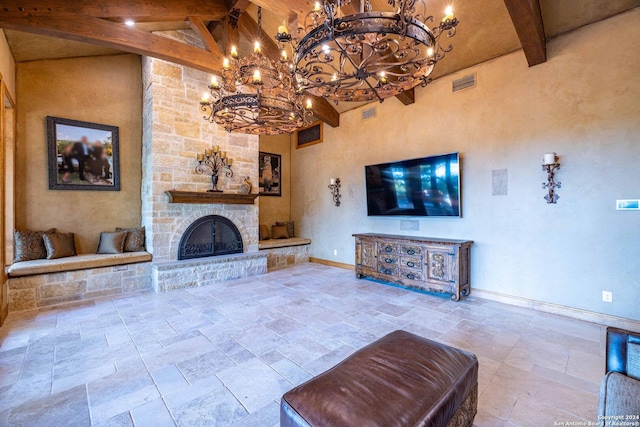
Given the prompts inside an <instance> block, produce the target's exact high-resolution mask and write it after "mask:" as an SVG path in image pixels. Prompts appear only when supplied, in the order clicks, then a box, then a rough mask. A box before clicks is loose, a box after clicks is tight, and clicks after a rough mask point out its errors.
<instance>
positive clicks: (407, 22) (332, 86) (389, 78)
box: [276, 0, 458, 101]
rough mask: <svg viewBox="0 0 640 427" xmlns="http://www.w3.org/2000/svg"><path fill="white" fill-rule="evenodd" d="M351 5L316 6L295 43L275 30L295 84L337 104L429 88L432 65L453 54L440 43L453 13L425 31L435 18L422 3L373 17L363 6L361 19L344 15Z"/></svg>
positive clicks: (402, 0)
mask: <svg viewBox="0 0 640 427" xmlns="http://www.w3.org/2000/svg"><path fill="white" fill-rule="evenodd" d="M350 1H351V0H322V1H318V2H316V3H315V7H314V9H313V10H312V11H311V12H309V13H308V14H307V16H306V17H305V19H304V22H303V26H302V27H300V28H298V31H297V32H298V34H297V35H296V36H295V37H292V35H291V34H290V33H289V31H288V30H287V28H286V26H284V25H283V26H280V27H279V28H278V34H277V35H276V39H277V40H278V41H279V42H280V44H281V47H284V45H285V44H289V45H290V46H291V48H292V49H293V63H294V65H295V67H296V78H297V79H298V84H299V85H300V86H302V87H304V88H305V89H306V90H307V91H309V92H311V93H313V94H314V95H318V96H323V97H325V98H329V99H332V100H335V101H372V100H380V101H382V100H383V99H384V98H388V97H390V96H394V95H397V94H399V93H402V92H404V91H406V90H409V89H411V88H413V87H416V86H418V85H422V86H425V85H426V84H427V83H429V82H430V77H429V76H430V74H431V72H432V71H433V68H434V66H435V64H436V63H437V62H438V61H440V60H442V59H443V58H444V56H445V54H446V53H447V52H449V51H451V49H453V46H452V45H450V44H449V45H442V44H441V43H440V38H441V37H442V36H443V35H444V34H446V35H447V37H453V36H454V35H455V33H456V26H457V25H458V19H457V18H455V17H454V16H453V11H452V9H451V7H448V8H447V10H446V12H445V14H446V15H445V17H444V18H443V19H442V20H441V21H440V22H438V23H437V24H436V25H434V26H433V27H432V28H429V25H428V24H429V23H432V22H433V21H434V18H433V15H427V13H426V5H425V3H424V0H388V4H389V6H390V8H393V10H392V11H372V10H371V9H372V8H371V3H370V2H369V0H361V2H360V3H361V8H360V12H359V13H355V14H350V15H343V14H342V12H341V8H342V7H343V6H344V5H345V4H348V3H350Z"/></svg>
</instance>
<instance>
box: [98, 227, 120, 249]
mask: <svg viewBox="0 0 640 427" xmlns="http://www.w3.org/2000/svg"><path fill="white" fill-rule="evenodd" d="M126 237H127V232H126V231H115V232H112V233H110V232H107V231H104V232H102V233H100V243H98V252H97V253H99V254H121V253H123V252H124V241H125V238H126Z"/></svg>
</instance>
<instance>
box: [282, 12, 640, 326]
mask: <svg viewBox="0 0 640 427" xmlns="http://www.w3.org/2000/svg"><path fill="white" fill-rule="evenodd" d="M638 22H640V9H638V8H636V9H635V10H632V11H630V12H628V13H625V14H623V15H619V16H616V17H613V18H611V19H609V20H606V21H603V22H600V23H596V24H593V25H591V26H588V27H585V28H583V29H580V30H577V31H575V32H573V33H570V34H567V35H564V36H562V37H560V38H557V39H554V40H551V41H550V42H549V44H548V61H547V62H546V63H544V64H541V65H538V66H535V67H532V68H529V67H527V63H526V60H525V58H524V55H523V53H522V52H521V51H518V52H515V53H513V54H510V55H507V56H504V57H501V58H498V59H496V60H493V61H490V62H486V63H483V64H481V65H479V66H476V67H473V68H472V69H469V70H465V71H463V72H462V73H460V74H457V75H453V76H449V77H445V78H442V79H439V80H437V81H435V82H434V83H433V84H431V85H429V86H428V87H426V88H424V89H422V88H419V89H417V90H416V103H415V104H413V105H410V106H402V105H401V104H400V102H399V101H397V100H396V99H388V100H386V101H385V102H384V103H382V104H372V105H375V107H376V108H377V117H375V118H373V119H370V120H367V121H365V122H363V121H362V120H361V112H362V108H359V109H357V110H354V111H350V112H348V113H344V114H343V115H342V117H341V120H340V123H341V124H340V127H338V128H331V127H325V132H324V143H322V144H317V145H314V146H311V147H308V148H305V149H304V150H295V151H293V152H292V159H291V163H292V168H293V175H292V200H293V201H294V202H293V203H292V217H293V219H294V220H295V221H296V224H297V225H298V227H299V228H300V229H301V231H300V234H301V235H303V236H305V237H308V238H310V239H312V241H313V243H312V245H311V256H312V257H316V258H323V259H327V260H331V261H337V262H343V263H350V264H353V262H354V243H353V238H352V237H351V234H352V233H357V232H383V233H394V234H405V235H410V234H415V235H422V236H433V237H444V238H447V237H448V238H460V239H470V240H474V241H475V244H474V246H473V248H472V264H471V277H472V287H474V288H476V289H483V290H486V291H491V292H495V293H499V294H506V295H509V296H517V297H522V298H526V299H531V300H534V301H543V302H547V303H552V304H558V305H562V306H569V307H575V308H578V309H585V310H591V311H595V312H599V313H605V314H610V315H615V316H622V317H626V318H631V319H636V320H640V310H638V307H640V292H638V289H640V257H639V256H638V254H640V239H639V238H638V236H639V232H640V211H636V212H623V211H616V209H615V201H616V199H624V198H639V197H640V188H639V187H638V183H640V167H638V165H639V164H640V139H639V137H640V79H638V70H639V69H640V55H639V54H638V52H640V25H638ZM453 54H455V51H454V52H452V53H451V55H453ZM445 60H446V59H445ZM471 72H475V73H477V81H478V85H477V87H476V88H474V89H468V90H465V91H461V92H457V93H455V94H453V93H451V81H452V80H453V79H455V78H459V77H461V76H463V75H466V74H468V73H471ZM365 108H366V107H365ZM453 151H459V152H460V153H461V155H462V212H463V217H462V218H461V219H436V218H433V219H431V218H429V219H420V220H418V225H419V231H404V230H402V229H401V227H400V225H401V219H400V218H369V217H367V213H366V195H365V186H364V166H365V165H367V164H373V163H379V162H386V161H393V160H401V159H407V158H413V157H420V156H427V155H433V154H441V153H447V152H453ZM553 151H555V152H557V153H558V155H559V156H560V162H561V163H562V166H561V169H560V171H559V172H558V174H557V179H558V180H559V181H561V182H562V188H561V189H559V190H558V191H557V193H558V194H559V195H560V200H559V201H558V203H557V204H555V205H549V204H547V203H546V202H545V201H544V200H543V196H544V195H545V192H544V191H543V190H542V188H541V183H542V182H543V180H545V178H546V176H545V174H544V173H543V172H542V171H541V166H540V165H541V163H542V156H543V154H544V153H547V152H553ZM497 169H507V170H508V195H507V196H492V170H497ZM332 177H339V178H340V179H341V180H342V192H343V198H342V205H341V206H340V207H335V206H334V205H333V203H332V201H331V196H330V194H329V192H328V191H325V190H324V189H325V188H326V185H327V182H328V181H329V179H330V178H332ZM334 249H335V250H337V251H338V255H337V256H334V254H333V251H334ZM603 290H609V291H612V292H613V303H605V302H602V291H603Z"/></svg>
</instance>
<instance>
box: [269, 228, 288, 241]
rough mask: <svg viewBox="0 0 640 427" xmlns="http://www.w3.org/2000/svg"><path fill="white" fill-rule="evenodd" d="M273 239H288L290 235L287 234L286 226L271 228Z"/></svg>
mask: <svg viewBox="0 0 640 427" xmlns="http://www.w3.org/2000/svg"><path fill="white" fill-rule="evenodd" d="M271 238H272V239H288V238H289V233H288V232H287V226H286V225H274V226H273V227H271Z"/></svg>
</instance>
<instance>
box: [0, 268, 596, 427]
mask: <svg viewBox="0 0 640 427" xmlns="http://www.w3.org/2000/svg"><path fill="white" fill-rule="evenodd" d="M399 328H402V329H405V330H408V331H411V332H414V333H417V334H419V335H422V336H424V337H427V338H431V339H435V340H438V341H442V342H445V343H448V344H451V345H453V346H457V347H461V348H465V349H467V350H469V351H471V352H473V353H475V354H476V355H477V356H478V359H479V361H480V378H479V391H480V397H479V411H478V415H477V416H476V420H475V424H476V425H478V426H504V425H507V426H512V425H516V426H553V425H554V422H562V421H594V420H595V417H596V409H597V393H598V384H599V381H600V378H601V376H602V374H603V369H604V347H603V340H604V327H603V326H600V325H595V324H591V323H587V322H581V321H577V320H571V319H568V318H563V317H559V316H554V315H548V314H543V313H539V312H535V311H532V310H528V309H522V308H517V307H512V306H508V305H504V304H499V303H495V302H490V301H487V300H482V299H479V298H473V296H472V297H470V298H468V299H466V300H464V301H462V302H458V303H456V302H452V301H450V300H449V299H448V298H446V297H442V296H435V295H425V294H421V293H417V292H411V291H408V290H405V289H399V288H395V287H391V286H386V285H383V284H380V283H376V282H372V281H367V280H356V279H355V278H354V276H353V273H352V272H350V271H347V270H340V269H336V268H331V267H326V266H322V265H318V264H304V265H299V266H295V267H291V268H286V269H282V270H279V271H275V272H271V273H269V274H267V275H263V276H258V277H253V278H249V279H241V280H234V281H229V282H225V283H220V284H218V285H215V286H209V287H203V288H196V289H190V290H186V291H174V292H171V293H166V294H155V293H153V292H144V293H136V294H129V295H124V296H116V297H111V298H104V299H101V300H97V301H94V302H85V303H82V304H76V305H72V306H61V307H57V308H49V309H43V310H40V311H30V312H22V313H12V314H10V316H9V319H8V320H7V322H6V323H5V325H4V326H3V327H2V328H0V342H1V345H0V425H5V424H6V425H9V426H37V427H43V426H56V427H59V426H74V427H75V426H87V425H101V426H154V427H156V426H174V425H178V426H215V425H220V426H224V425H237V426H275V425H277V424H278V416H279V413H278V402H279V398H280V396H281V395H282V394H283V393H284V392H285V391H287V390H288V389H290V388H291V387H293V386H294V385H296V384H299V383H300V382H302V381H305V380H307V379H309V378H311V377H312V376H313V375H316V374H318V373H320V372H322V371H324V370H326V369H328V368H329V367H331V366H333V365H334V364H336V363H337V362H339V361H340V360H342V359H344V358H345V357H346V356H348V355H349V354H351V353H352V352H353V351H354V350H355V349H358V348H360V347H362V346H364V345H366V344H368V343H370V342H372V341H374V340H375V339H377V338H379V337H381V336H383V335H384V334H386V333H388V332H391V331H393V330H395V329H399Z"/></svg>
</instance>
